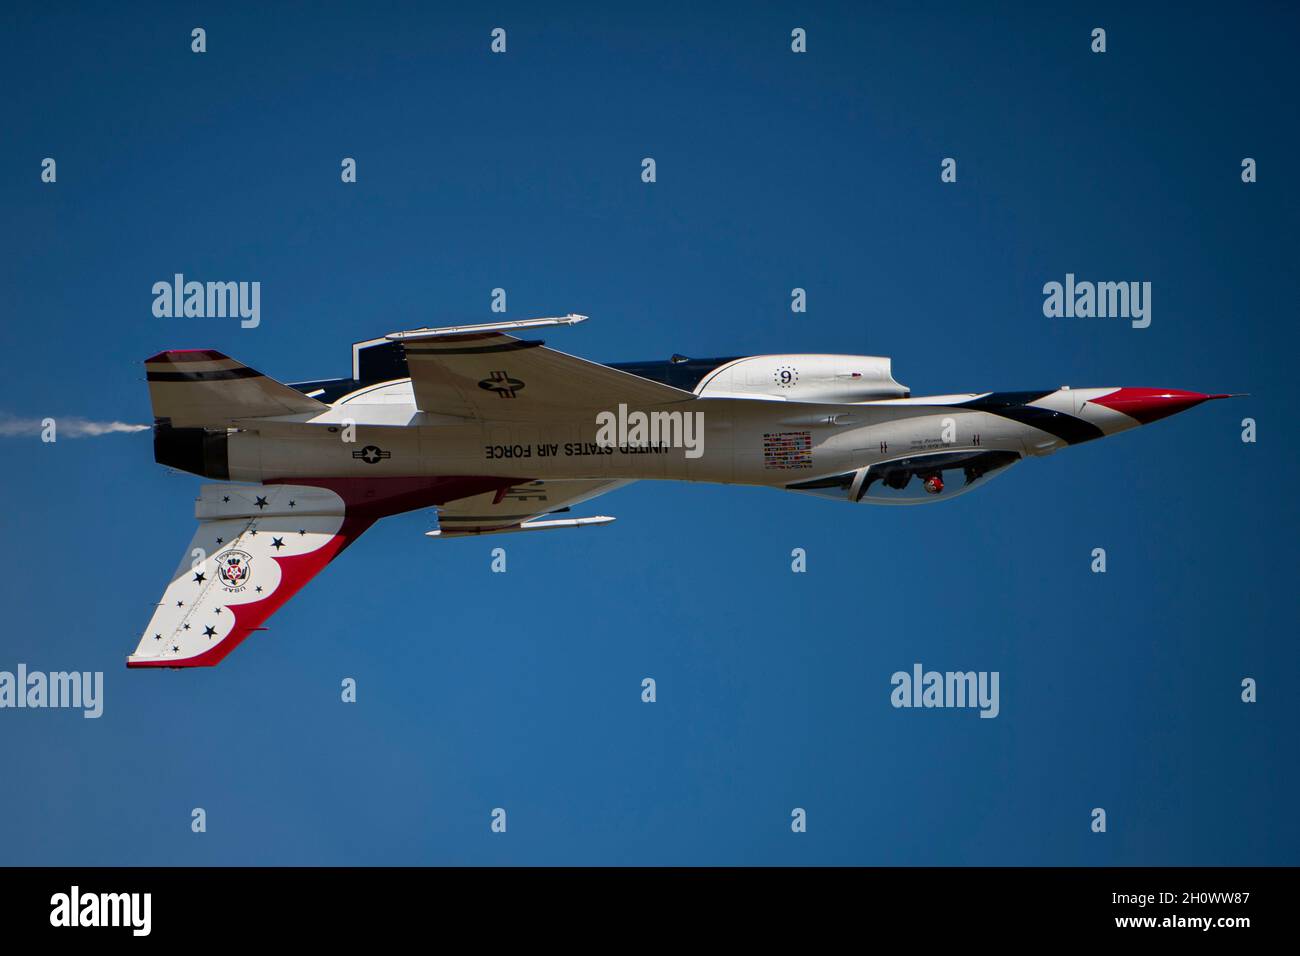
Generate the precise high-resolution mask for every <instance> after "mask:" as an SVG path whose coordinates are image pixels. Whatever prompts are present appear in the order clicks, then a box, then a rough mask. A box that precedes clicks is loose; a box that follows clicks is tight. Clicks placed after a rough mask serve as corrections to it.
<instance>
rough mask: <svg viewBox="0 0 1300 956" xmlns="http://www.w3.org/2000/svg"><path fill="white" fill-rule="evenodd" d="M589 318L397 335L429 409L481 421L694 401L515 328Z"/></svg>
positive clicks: (419, 398)
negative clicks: (522, 334) (518, 334)
mask: <svg viewBox="0 0 1300 956" xmlns="http://www.w3.org/2000/svg"><path fill="white" fill-rule="evenodd" d="M584 320H585V316H580V315H569V316H564V317H562V318H556V319H527V320H523V321H517V322H496V323H489V324H486V325H467V326H454V327H451V328H444V329H417V330H415V331H411V332H394V333H392V334H391V335H389V336H388V338H389V339H390V340H393V341H398V342H401V343H402V346H403V348H404V349H405V351H406V364H407V368H408V369H409V371H410V375H411V386H412V390H413V391H414V393H415V403H416V405H417V406H419V408H420V410H421V411H424V412H431V413H438V414H443V415H458V416H460V417H463V418H470V419H475V420H477V421H542V420H546V419H547V418H548V417H551V416H555V417H562V416H564V415H565V414H566V413H571V412H573V411H575V410H586V409H611V410H612V409H615V408H617V407H618V405H619V403H626V404H627V405H629V406H633V407H647V406H653V405H666V404H671V403H675V402H687V401H692V400H693V399H694V398H695V395H693V394H692V393H691V392H686V391H682V390H681V389H677V388H673V387H672V386H670V385H663V384H660V383H659V382H652V381H649V380H647V379H643V378H640V377H639V376H636V375H631V374H629V373H627V372H621V371H619V370H618V369H613V368H610V367H609V366H607V365H601V364H599V363H598V362H588V361H587V360H586V359H580V358H576V357H575V356H572V355H566V354H564V353H563V352H556V351H555V350H553V349H548V348H546V347H544V346H543V344H542V343H541V342H540V341H538V340H526V339H519V338H516V337H515V336H514V335H510V334H508V332H509V331H521V330H524V329H529V328H536V327H539V326H554V325H575V324H577V323H578V322H581V321H584Z"/></svg>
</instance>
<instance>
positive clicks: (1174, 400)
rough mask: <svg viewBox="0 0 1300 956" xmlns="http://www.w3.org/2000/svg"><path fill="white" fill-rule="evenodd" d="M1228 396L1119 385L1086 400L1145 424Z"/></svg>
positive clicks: (1174, 389)
mask: <svg viewBox="0 0 1300 956" xmlns="http://www.w3.org/2000/svg"><path fill="white" fill-rule="evenodd" d="M1228 397H1229V396H1227V395H1202V394H1201V393H1200V392H1184V391H1181V390H1179V389H1176V388H1121V389H1118V390H1116V391H1114V392H1111V393H1110V394H1109V395H1103V396H1102V397H1101V398H1093V399H1090V400H1089V401H1091V403H1092V404H1094V405H1103V406H1105V407H1106V408H1110V409H1114V410H1115V411H1117V412H1123V413H1124V414H1125V415H1127V416H1129V418H1134V419H1136V420H1137V421H1139V422H1141V423H1142V424H1143V425H1147V424H1150V423H1151V422H1154V421H1157V420H1158V419H1161V418H1165V417H1167V416H1169V415H1174V414H1177V413H1178V412H1183V411H1186V410H1187V409H1189V408H1194V407H1195V406H1197V405H1199V404H1201V402H1206V401H1210V400H1211V399H1215V398H1228Z"/></svg>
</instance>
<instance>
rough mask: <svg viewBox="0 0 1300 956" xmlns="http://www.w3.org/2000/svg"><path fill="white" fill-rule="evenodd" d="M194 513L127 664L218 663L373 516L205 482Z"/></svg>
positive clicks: (313, 494) (332, 501)
mask: <svg viewBox="0 0 1300 956" xmlns="http://www.w3.org/2000/svg"><path fill="white" fill-rule="evenodd" d="M195 516H196V517H197V518H198V519H199V527H198V530H196V531H195V532H194V537H193V538H192V539H191V540H190V544H189V547H188V548H187V549H186V551H185V555H184V556H183V557H182V558H181V561H180V564H179V565H177V567H176V570H175V571H174V572H173V573H172V577H171V583H170V584H168V585H167V589H166V591H164V592H163V596H162V601H161V602H160V603H159V604H158V608H157V610H155V611H154V614H153V617H152V618H151V619H150V621H149V626H148V627H147V628H146V629H145V631H144V634H142V635H141V637H140V644H139V646H138V647H136V649H135V653H134V654H132V655H131V656H130V657H129V658H127V666H128V667H205V666H211V665H213V664H216V663H218V662H219V661H220V660H221V659H222V658H224V657H225V656H226V655H227V654H229V653H230V652H231V651H232V650H234V649H235V647H237V646H238V645H239V643H240V642H241V641H243V640H244V638H246V637H248V635H249V634H251V633H252V632H253V631H255V630H260V629H261V625H262V623H263V622H264V621H265V620H266V619H267V618H269V617H270V616H271V615H272V614H274V613H275V611H276V610H278V609H279V607H280V605H282V604H284V603H285V602H286V601H287V600H289V598H291V597H293V595H294V594H295V593H297V591H298V589H299V588H301V587H302V586H303V585H304V584H306V583H307V581H309V580H310V579H311V578H312V577H313V576H314V575H315V574H316V573H317V572H318V571H320V570H321V569H322V568H323V567H325V565H327V564H329V562H330V561H331V560H332V559H333V558H334V557H335V556H336V555H337V554H338V553H339V552H340V551H342V550H343V549H344V548H345V547H347V545H348V544H350V543H351V542H352V541H354V540H355V539H356V538H357V537H358V536H359V535H360V534H361V533H362V532H364V531H365V530H366V529H367V528H369V527H370V525H371V524H372V523H373V522H374V520H375V519H374V517H372V516H369V515H362V516H349V515H348V514H347V507H346V505H345V503H344V500H343V498H342V497H341V496H340V495H339V494H337V493H336V492H334V491H332V490H330V489H327V488H318V487H311V486H306V485H261V486H259V485H204V486H203V487H202V489H201V492H200V495H199V499H198V501H197V503H196V505H195Z"/></svg>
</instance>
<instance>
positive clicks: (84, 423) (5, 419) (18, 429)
mask: <svg viewBox="0 0 1300 956" xmlns="http://www.w3.org/2000/svg"><path fill="white" fill-rule="evenodd" d="M50 418H51V419H52V420H53V421H54V426H55V431H56V435H57V436H58V437H59V438H94V437H96V436H99V435H111V434H113V433H114V432H144V431H148V430H149V426H148V425H132V424H130V423H129V422H93V421H91V420H90V419H88V418H80V417H78V416H75V415H71V416H68V417H65V418H61V417H58V416H55V415H51V416H50ZM44 429H45V419H43V418H15V417H14V416H12V415H6V414H4V413H0V438H37V437H39V436H40V434H41V432H42V431H43V430H44Z"/></svg>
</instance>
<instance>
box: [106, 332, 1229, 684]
mask: <svg viewBox="0 0 1300 956" xmlns="http://www.w3.org/2000/svg"><path fill="white" fill-rule="evenodd" d="M585 318H586V317H585V316H582V315H576V314H570V315H566V316H562V317H558V318H539V319H526V320H520V321H511V322H493V323H488V324H482V325H465V326H452V327H449V328H428V329H416V330H412V331H404V332H394V333H392V334H390V335H387V336H384V337H383V338H379V339H373V340H370V341H366V342H360V343H357V344H355V345H353V347H352V375H351V377H349V378H336V379H325V380H321V381H314V382H302V383H298V384H292V385H287V384H282V383H280V382H277V381H275V380H274V379H272V378H269V377H267V376H266V375H263V374H262V373H260V372H257V371H254V370H253V369H251V368H249V367H248V366H246V365H243V364H241V363H240V362H237V361H235V360H234V359H232V358H229V357H228V356H226V355H223V354H222V353H221V352H217V351H213V350H211V349H199V350H186V351H166V352H159V353H158V354H157V355H154V356H152V357H151V358H148V359H146V360H145V370H146V373H147V378H148V383H149V395H150V398H151V400H152V403H153V412H154V422H155V424H154V457H155V459H156V460H157V461H158V462H159V463H160V464H163V465H167V466H170V467H172V468H177V469H180V470H182V471H185V472H190V473H192V474H195V475H199V476H201V477H204V478H210V479H215V480H216V481H217V482H218V483H213V484H204V485H202V486H201V488H200V491H199V497H198V501H197V503H196V505H195V517H196V518H197V519H198V529H197V530H196V531H195V533H194V537H193V539H192V540H191V541H190V543H189V545H188V547H187V548H186V549H185V553H184V555H183V556H182V558H181V561H180V564H179V565H178V566H177V568H176V571H175V572H174V573H173V574H172V576H171V580H170V583H169V584H168V585H167V588H166V591H165V592H164V593H163V597H162V600H161V601H160V602H159V604H158V606H157V609H156V610H155V611H154V614H153V617H152V619H151V620H150V622H149V626H148V627H147V628H146V629H145V631H144V633H143V635H142V636H141V638H140V642H139V646H138V647H137V648H136V650H135V653H134V654H131V655H130V656H129V657H128V658H127V666H129V667H173V668H178V667H203V666H211V665H214V664H216V663H218V662H219V661H221V660H222V659H223V658H224V657H225V656H226V655H227V654H229V653H230V652H231V651H232V650H233V649H234V648H235V647H236V646H237V645H238V644H240V642H242V641H243V640H244V639H245V638H247V637H248V636H249V635H250V634H252V633H253V632H254V631H257V630H261V629H262V625H263V624H264V623H265V622H266V620H267V619H268V618H269V617H270V616H271V615H272V614H274V613H275V611H276V610H277V609H278V608H279V607H280V605H282V604H284V603H285V601H287V600H289V598H291V597H292V596H293V595H294V594H295V593H297V591H298V590H299V589H300V588H301V587H302V586H303V585H304V584H306V582H307V581H308V580H310V579H311V578H312V577H313V576H314V575H315V574H317V573H318V572H319V571H320V570H321V569H322V568H324V567H325V565H327V564H328V563H329V562H330V561H332V560H333V559H334V558H335V557H336V556H338V554H339V553H340V552H341V551H343V549H344V548H346V547H347V546H348V545H349V544H351V543H352V542H353V541H355V540H356V539H357V538H358V537H359V536H360V535H361V534H362V533H363V532H365V530H366V529H367V528H369V527H370V526H371V525H372V524H374V523H375V522H376V521H378V520H379V519H380V518H384V517H387V516H389V515H395V514H399V513H402V512H407V511H412V510H415V509H425V508H436V509H437V515H438V530H435V531H430V532H428V533H429V534H430V535H431V536H433V537H435V538H439V539H444V538H459V537H466V536H471V535H484V534H509V533H519V532H525V531H539V530H557V529H577V528H584V527H588V526H592V525H599V524H604V523H607V522H609V521H612V520H614V519H613V518H611V517H607V516H603V515H596V516H591V517H567V516H566V517H558V518H557V517H554V516H555V515H557V514H565V515H567V513H568V512H569V509H570V508H572V507H573V506H575V505H578V504H580V503H582V502H585V501H588V500H590V499H592V498H595V497H596V496H597V495H603V494H605V493H607V492H610V491H613V490H614V489H616V488H619V487H621V486H623V485H626V484H628V483H630V482H633V481H644V480H659V481H705V482H717V483H722V484H734V485H759V486H763V487H767V488H778V489H784V490H786V491H794V492H799V493H802V494H809V495H818V496H821V497H824V498H832V499H836V500H838V501H846V502H859V503H866V504H917V503H925V502H939V501H945V500H947V499H949V498H955V497H957V496H959V495H963V494H965V493H966V492H968V491H971V490H972V489H974V488H976V487H978V486H979V485H981V484H983V483H985V482H987V481H989V480H990V479H991V478H993V477H994V476H995V475H1000V474H1002V473H1003V472H1004V471H1006V470H1007V469H1008V468H1010V467H1011V466H1012V465H1014V464H1016V463H1017V462H1019V461H1020V460H1022V459H1024V458H1027V457H1038V456H1042V455H1049V454H1051V453H1053V452H1055V451H1057V450H1058V449H1060V448H1063V447H1065V446H1066V445H1077V444H1080V443H1082V442H1086V441H1091V440H1093V439H1095V438H1102V437H1104V436H1107V435H1112V434H1114V433H1116V432H1121V431H1124V430H1126V429H1129V428H1133V427H1135V426H1137V425H1145V424H1149V423H1150V422H1153V421H1155V420H1157V419H1160V418H1164V417H1166V416H1168V415H1172V414H1174V413H1175V412H1180V411H1183V410H1185V409H1188V408H1191V407H1193V406H1195V405H1199V404H1200V403H1202V402H1204V401H1207V400H1209V399H1216V398H1226V397H1228V396H1226V395H1203V394H1200V393H1198V392H1186V391H1177V390H1174V389H1158V388H1069V387H1061V388H1054V389H1044V390H1040V391H1028V392H983V393H978V394H961V395H937V396H928V397H924V398H922V397H913V396H912V394H911V392H910V391H909V389H908V388H907V387H906V386H905V385H900V384H899V383H898V382H897V381H895V379H894V377H893V372H892V368H891V361H890V359H888V358H881V357H876V356H867V355H753V356H747V357H738V358H712V359H694V358H687V357H685V356H682V355H674V356H673V357H672V358H671V359H669V360H665V361H657V362H635V363H620V364H612V365H600V364H597V363H595V362H589V361H587V360H585V359H581V358H576V357H574V356H572V355H566V354H565V353H563V352H558V351H555V350H553V349H550V348H547V347H546V346H545V345H544V344H543V343H542V342H541V341H538V340H536V339H529V338H521V337H520V336H521V335H527V334H530V333H532V331H533V330H536V329H539V328H544V327H557V326H571V325H576V324H577V323H579V322H582V321H584V320H585Z"/></svg>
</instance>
